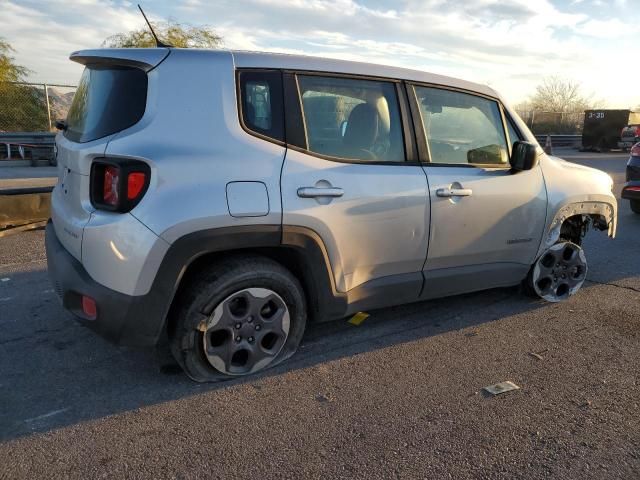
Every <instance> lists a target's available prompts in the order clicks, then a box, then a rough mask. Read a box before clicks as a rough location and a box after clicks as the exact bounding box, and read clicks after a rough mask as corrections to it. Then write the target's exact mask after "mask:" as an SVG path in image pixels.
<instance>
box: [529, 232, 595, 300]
mask: <svg viewBox="0 0 640 480" xmlns="http://www.w3.org/2000/svg"><path fill="white" fill-rule="evenodd" d="M586 278H587V259H586V257H585V255H584V250H582V248H580V246H579V245H576V244H575V243H572V242H559V243H556V244H555V245H553V246H552V247H550V248H549V249H548V250H547V251H545V252H544V253H543V254H542V255H541V256H540V258H539V259H538V261H537V262H536V264H535V266H534V270H533V279H532V280H533V288H534V289H535V291H536V293H537V294H538V296H540V297H541V298H543V299H544V300H547V301H548V302H560V301H562V300H566V299H567V298H569V297H570V296H571V295H573V294H574V293H576V292H577V291H578V290H579V289H580V287H582V284H583V283H584V281H585V280H586Z"/></svg>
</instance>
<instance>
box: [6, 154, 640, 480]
mask: <svg viewBox="0 0 640 480" xmlns="http://www.w3.org/2000/svg"><path fill="white" fill-rule="evenodd" d="M571 160H572V161H575V162H578V163H582V164H585V165H589V166H594V167H596V168H601V169H603V170H605V171H607V172H608V173H609V174H611V175H612V176H613V178H614V180H615V183H616V188H617V192H618V194H619V190H620V187H621V184H622V183H623V181H624V180H623V174H624V165H625V163H626V157H625V156H622V155H611V156H603V155H584V156H577V157H576V156H574V158H572V159H571ZM639 239H640V216H639V215H634V214H632V213H631V210H630V208H629V205H628V203H627V202H621V203H620V212H619V229H618V238H616V239H615V240H613V241H612V240H610V239H608V238H607V237H606V234H603V233H598V232H590V233H589V234H588V236H587V238H586V240H585V250H586V253H587V258H588V259H589V275H588V281H587V282H586V284H585V286H584V287H583V289H582V290H581V291H580V292H579V293H578V294H577V295H576V296H574V297H572V298H571V299H570V300H569V301H567V302H564V303H560V304H548V303H544V302H541V301H535V300H531V299H529V298H527V297H524V296H523V295H521V294H520V293H519V292H518V289H516V288H511V289H498V290H489V291H484V292H479V293H475V294H470V295H464V296H457V297H452V298H447V299H441V300H436V301H430V302H424V303H419V304H415V305H409V306H402V307H396V308H391V309H386V310H381V311H376V312H370V313H371V317H369V318H368V319H367V320H365V321H364V322H363V323H362V324H361V325H360V326H357V327H356V326H353V325H350V324H347V323H346V322H345V321H339V322H332V323H328V324H322V325H315V326H312V327H311V328H310V329H309V331H308V332H307V334H306V336H305V339H304V342H303V345H302V348H301V349H300V351H299V352H298V354H297V355H296V356H295V357H294V358H293V359H292V360H291V361H289V362H288V363H287V364H285V365H281V366H280V367H278V368H276V369H274V370H271V371H269V372H267V373H265V374H263V375H259V376H256V377H252V378H249V379H244V380H234V381H230V382H225V383H221V384H215V385H198V384H194V383H192V382H190V381H189V380H188V379H186V378H185V376H184V375H182V374H181V373H180V372H179V370H177V368H176V366H175V364H173V363H172V362H171V361H170V359H169V358H168V356H167V355H166V352H156V351H152V350H148V351H139V350H131V349H127V348H116V347H113V346H111V345H109V344H107V343H106V342H104V341H103V340H102V339H100V338H98V337H96V336H95V335H94V334H93V333H91V332H89V331H87V330H86V329H84V328H82V327H80V326H79V325H77V324H76V323H75V322H74V321H73V320H72V319H71V318H70V316H69V315H68V314H66V313H64V312H63V310H62V309H61V307H60V306H59V305H58V301H57V299H56V298H55V296H54V293H53V291H52V290H51V286H50V285H49V282H48V279H47V275H46V260H45V254H44V248H43V232H42V231H34V232H26V233H22V234H19V235H15V236H9V237H6V238H0V478H3V479H4V478H7V479H9V478H11V479H13V478H81V479H86V478H100V477H109V478H224V479H231V478H265V479H266V478H363V479H365V478H366V479H374V478H381V479H383V478H384V479H387V478H407V479H415V478H430V479H431V478H513V477H520V478H550V477H552V478H576V479H578V478H579V479H583V478H598V479H599V478H640V408H639V407H638V404H639V403H640V395H639V394H640V388H639V385H638V381H639V376H638V371H639V368H638V367H639V366H640V361H639V359H640V240H639ZM506 380H510V381H512V382H514V383H516V384H517V385H518V386H520V390H517V391H513V392H510V393H506V394H503V395H499V396H496V397H491V396H488V395H485V394H484V393H483V390H482V388H483V387H485V386H487V385H492V384H495V383H498V382H501V381H506Z"/></svg>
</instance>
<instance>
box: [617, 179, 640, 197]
mask: <svg viewBox="0 0 640 480" xmlns="http://www.w3.org/2000/svg"><path fill="white" fill-rule="evenodd" d="M621 196H622V198H624V199H626V200H640V180H635V181H630V182H627V183H625V184H624V187H622V195H621Z"/></svg>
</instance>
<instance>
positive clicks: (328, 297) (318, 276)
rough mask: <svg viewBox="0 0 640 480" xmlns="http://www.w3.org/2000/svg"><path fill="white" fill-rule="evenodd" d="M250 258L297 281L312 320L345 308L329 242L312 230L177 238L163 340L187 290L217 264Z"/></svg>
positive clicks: (222, 231)
mask: <svg viewBox="0 0 640 480" xmlns="http://www.w3.org/2000/svg"><path fill="white" fill-rule="evenodd" d="M248 255H251V256H258V257H263V258H268V259H270V260H273V261H275V262H277V263H278V264H280V265H281V266H282V267H284V268H285V269H287V270H288V271H289V272H291V274H292V275H293V276H294V277H296V279H297V280H298V281H299V282H300V284H301V285H302V288H303V290H304V294H305V297H306V302H307V311H308V316H309V320H310V321H312V322H313V321H318V320H322V319H325V318H335V317H336V316H340V315H341V314H342V313H343V312H344V310H345V309H346V296H344V295H341V294H339V293H337V292H336V290H335V285H334V284H333V275H332V271H331V265H330V263H329V260H328V255H327V253H326V248H325V246H324V243H323V241H322V239H321V238H320V236H319V235H317V234H316V233H315V232H313V231H312V230H310V229H307V228H304V227H289V226H284V227H283V228H281V227H280V226H267V225H265V226H252V227H226V228H219V229H212V230H208V231H202V232H196V233H194V234H189V235H187V236H185V237H182V238H180V239H178V240H177V241H176V242H174V244H173V245H172V247H171V248H170V251H169V252H168V254H167V256H166V257H165V261H166V262H167V263H168V264H172V265H173V268H168V267H167V268H166V270H173V271H174V275H175V277H174V278H175V281H174V283H173V284H172V286H171V288H169V286H168V285H167V286H165V288H164V290H165V291H166V292H167V293H169V292H171V294H170V296H169V302H168V307H167V309H166V314H165V315H164V317H163V320H162V330H161V332H162V333H161V337H164V338H165V339H166V338H168V336H169V335H171V334H172V332H173V330H174V328H175V315H173V313H174V311H175V309H176V308H177V302H176V299H178V298H180V292H181V290H182V289H184V288H188V286H189V284H190V283H191V282H192V281H193V279H195V278H198V277H200V275H201V273H202V272H203V270H206V269H210V268H211V267H212V265H215V264H216V263H218V262H221V261H223V260H225V259H228V258H229V257H231V256H248ZM165 261H163V266H164V264H165ZM163 266H161V269H162V268H163ZM165 283H167V282H165Z"/></svg>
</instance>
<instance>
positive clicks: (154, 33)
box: [138, 4, 173, 48]
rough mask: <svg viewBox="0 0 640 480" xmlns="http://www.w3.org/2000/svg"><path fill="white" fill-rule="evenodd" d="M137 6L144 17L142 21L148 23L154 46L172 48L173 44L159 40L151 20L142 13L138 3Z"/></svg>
mask: <svg viewBox="0 0 640 480" xmlns="http://www.w3.org/2000/svg"><path fill="white" fill-rule="evenodd" d="M138 8H139V9H140V13H141V14H142V16H143V17H144V21H145V22H147V25H149V30H151V35H153V38H154V39H155V41H156V48H173V45H170V44H168V43H164V42H161V41H160V39H159V38H158V36H157V35H156V32H154V31H153V27H152V26H151V22H150V21H149V19H148V18H147V16H146V15H145V14H144V10H142V7H141V6H140V4H138Z"/></svg>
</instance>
